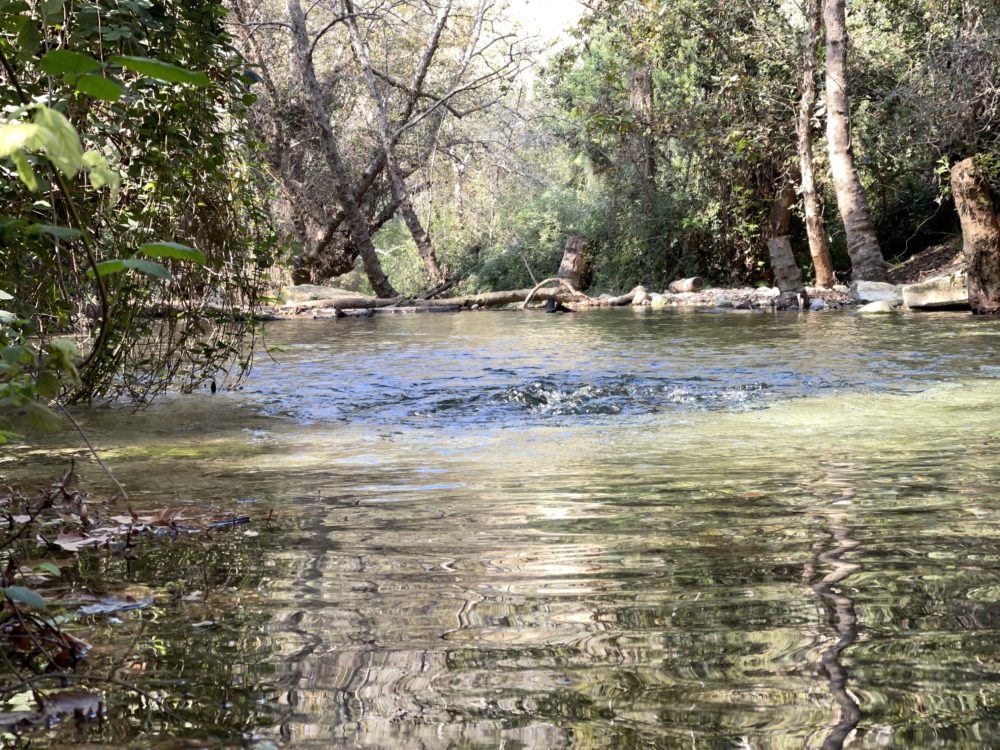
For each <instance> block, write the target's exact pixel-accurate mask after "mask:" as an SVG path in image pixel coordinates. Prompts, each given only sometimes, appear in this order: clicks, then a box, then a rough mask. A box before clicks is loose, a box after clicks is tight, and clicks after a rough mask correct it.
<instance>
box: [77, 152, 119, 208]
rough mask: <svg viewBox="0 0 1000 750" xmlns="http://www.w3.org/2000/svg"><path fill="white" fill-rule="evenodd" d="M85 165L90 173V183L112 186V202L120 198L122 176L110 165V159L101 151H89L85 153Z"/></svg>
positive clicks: (97, 186)
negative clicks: (119, 190)
mask: <svg viewBox="0 0 1000 750" xmlns="http://www.w3.org/2000/svg"><path fill="white" fill-rule="evenodd" d="M83 166H85V167H86V168H87V174H88V175H90V184H91V185H93V186H94V187H95V188H97V189H100V188H102V187H104V186H105V185H110V186H111V202H112V203H114V202H115V201H116V200H118V189H119V188H120V187H121V184H122V178H121V175H119V174H118V173H117V172H116V171H114V170H113V169H112V168H111V167H110V166H108V160H107V159H105V158H104V155H103V154H101V152H100V151H88V152H87V153H85V154H84V155H83Z"/></svg>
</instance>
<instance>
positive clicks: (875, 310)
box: [858, 299, 899, 315]
mask: <svg viewBox="0 0 1000 750" xmlns="http://www.w3.org/2000/svg"><path fill="white" fill-rule="evenodd" d="M898 306H899V303H898V302H896V301H894V300H886V299H882V300H879V301H878V302H869V303H868V304H867V305H865V306H864V307H859V308H858V313H859V314H861V315H882V314H885V313H894V312H896V308H897V307H898Z"/></svg>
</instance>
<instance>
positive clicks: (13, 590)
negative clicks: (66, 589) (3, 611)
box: [0, 586, 49, 611]
mask: <svg viewBox="0 0 1000 750" xmlns="http://www.w3.org/2000/svg"><path fill="white" fill-rule="evenodd" d="M0 591H3V593H4V596H6V597H7V598H8V599H10V600H11V601H12V602H17V603H18V604H23V605H24V606H26V607H30V608H31V609H37V610H39V611H44V610H46V609H48V607H49V605H48V604H46V603H45V599H44V598H43V597H42V596H41V594H39V593H38V592H37V591H32V590H31V589H29V588H25V587H24V586H7V587H6V588H3V589H0Z"/></svg>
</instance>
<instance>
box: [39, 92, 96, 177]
mask: <svg viewBox="0 0 1000 750" xmlns="http://www.w3.org/2000/svg"><path fill="white" fill-rule="evenodd" d="M33 122H34V124H35V125H37V126H38V132H37V134H36V136H35V138H34V139H32V142H33V143H34V144H36V146H40V147H42V148H44V149H45V155H46V156H47V157H48V158H49V161H51V162H52V163H53V164H54V165H55V166H56V169H58V170H59V171H60V172H62V173H63V174H64V175H66V176H67V177H69V178H70V179H72V178H73V177H75V176H76V173H77V172H79V171H80V167H82V166H83V146H81V145H80V136H79V135H77V133H76V129H75V128H74V127H73V126H72V125H71V124H70V122H69V120H67V119H66V115H64V114H63V113H62V112H59V111H57V110H54V109H52V108H51V107H45V106H39V107H38V108H37V109H36V110H35V116H34V118H33Z"/></svg>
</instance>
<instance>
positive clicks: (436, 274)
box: [344, 0, 451, 284]
mask: <svg viewBox="0 0 1000 750" xmlns="http://www.w3.org/2000/svg"><path fill="white" fill-rule="evenodd" d="M344 10H345V11H346V13H345V15H346V17H347V26H348V30H349V33H350V37H351V47H352V48H353V49H354V55H355V57H356V58H357V60H358V64H359V65H360V66H361V69H362V71H363V72H364V75H365V81H366V82H367V84H368V91H369V93H370V94H371V96H372V99H373V100H374V101H375V106H376V110H377V118H376V122H377V129H378V137H379V142H380V144H381V146H382V152H383V154H384V157H385V165H386V172H387V173H388V176H389V184H390V186H391V188H392V195H393V199H394V201H395V202H396V203H397V204H398V205H399V212H400V213H401V214H402V215H403V222H404V223H405V224H406V228H407V229H408V230H409V231H410V235H411V236H412V237H413V241H414V242H415V243H416V245H417V250H418V252H419V253H420V257H421V258H422V259H423V261H424V265H425V266H426V267H427V273H428V275H429V276H430V279H431V283H433V284H440V283H441V282H443V281H445V274H444V272H443V271H442V270H441V265H440V264H439V263H438V259H437V255H436V253H435V252H434V245H433V244H432V242H431V238H430V235H429V234H428V232H427V230H426V229H425V228H424V226H423V224H422V223H421V222H420V218H419V217H418V216H417V212H416V209H415V208H414V207H413V201H412V199H411V197H410V191H409V189H408V188H407V187H406V180H405V179H404V177H403V173H402V170H401V169H400V167H399V161H398V160H397V159H396V153H395V141H396V138H395V137H394V134H392V133H390V127H391V126H390V124H389V104H388V101H387V97H385V96H383V95H382V92H381V91H380V90H379V88H378V83H377V82H376V81H375V73H374V66H373V65H372V61H371V55H370V54H369V50H368V45H367V42H365V40H364V39H362V38H361V32H360V31H359V30H358V23H357V19H356V17H355V16H356V13H355V8H354V3H353V2H352V0H344ZM450 14H451V2H450V0H449V1H448V2H445V3H442V5H441V7H440V9H439V11H438V14H437V17H436V18H435V19H434V27H433V29H432V31H431V37H430V39H429V40H428V42H427V46H426V48H425V49H424V52H423V54H422V55H421V58H420V61H419V63H418V65H417V70H416V73H415V75H414V80H413V83H412V84H411V86H410V89H411V91H413V92H414V94H413V95H412V97H413V98H416V97H417V96H419V94H420V91H421V90H422V87H423V82H424V79H425V78H426V77H427V70H428V68H430V64H431V61H432V60H433V59H434V53H435V52H436V51H437V48H438V45H439V43H440V41H441V32H442V31H443V30H444V25H445V23H446V22H447V20H448V17H449V15H450Z"/></svg>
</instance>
